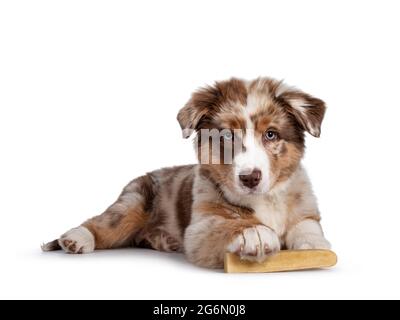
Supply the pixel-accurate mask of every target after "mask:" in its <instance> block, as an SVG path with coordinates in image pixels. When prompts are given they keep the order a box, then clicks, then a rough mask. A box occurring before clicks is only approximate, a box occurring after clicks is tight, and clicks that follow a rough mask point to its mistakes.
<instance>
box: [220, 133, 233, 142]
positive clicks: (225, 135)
mask: <svg viewBox="0 0 400 320" xmlns="http://www.w3.org/2000/svg"><path fill="white" fill-rule="evenodd" d="M222 137H223V138H224V139H225V140H228V141H230V140H232V139H233V134H232V132H230V131H226V132H224V134H223V135H222Z"/></svg>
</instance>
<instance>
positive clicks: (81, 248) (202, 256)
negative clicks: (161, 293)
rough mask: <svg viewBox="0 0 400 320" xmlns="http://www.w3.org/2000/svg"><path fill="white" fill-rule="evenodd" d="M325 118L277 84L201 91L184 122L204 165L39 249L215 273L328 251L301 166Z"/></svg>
mask: <svg viewBox="0 0 400 320" xmlns="http://www.w3.org/2000/svg"><path fill="white" fill-rule="evenodd" d="M324 113H325V104H324V102H323V101H322V100H320V99H317V98H314V97H312V96H310V95H308V94H306V93H304V92H302V91H299V90H297V89H294V88H291V87H288V86H286V85H284V84H283V83H282V82H279V81H276V80H273V79H270V78H259V79H256V80H254V81H244V80H240V79H234V78H232V79H230V80H227V81H222V82H217V83H215V85H214V86H210V87H206V88H202V89H200V90H198V91H197V92H195V93H194V94H193V95H192V97H191V99H190V100H189V102H188V103H187V104H186V105H185V107H184V108H183V109H182V110H181V111H180V112H179V114H178V121H179V123H180V125H181V127H182V130H183V134H184V137H185V138H188V137H189V136H190V135H191V133H192V132H195V133H196V139H195V147H196V151H197V155H198V158H199V164H197V165H188V166H181V167H174V168H166V169H161V170H158V171H154V172H151V173H148V174H146V175H145V176H142V177H139V178H137V179H135V180H133V181H132V182H130V183H129V184H128V185H127V186H126V187H125V188H124V190H123V191H122V193H121V195H120V196H119V198H118V199H117V201H116V202H115V203H114V204H112V205H111V206H110V207H109V208H108V209H107V210H106V211H105V212H104V213H103V214H101V215H99V216H96V217H94V218H92V219H89V220H87V221H86V222H84V223H83V224H82V225H81V226H79V227H77V228H74V229H71V230H69V231H68V232H66V233H65V234H63V235H62V236H61V237H60V238H59V239H57V240H54V241H52V242H49V243H47V244H45V245H43V247H42V249H43V250H44V251H51V250H57V249H63V250H65V251H66V252H68V253H89V252H92V251H93V250H95V249H110V248H120V247H128V246H140V247H149V248H152V249H156V250H161V251H168V252H172V251H179V252H184V253H185V255H186V256H187V258H188V260H189V261H191V262H193V263H195V264H197V265H200V266H205V267H212V268H219V267H222V265H223V256H224V253H225V252H227V251H228V252H233V253H236V254H238V255H239V256H240V257H241V258H243V259H248V260H259V261H261V260H263V259H265V258H266V257H267V256H268V255H271V254H273V253H275V252H276V251H278V250H280V249H282V248H286V249H328V248H329V247H330V244H329V242H328V241H327V240H326V239H325V238H324V236H323V232H322V229H321V226H320V223H319V220H320V214H319V211H318V207H317V202H316V199H315V196H314V194H313V192H312V189H311V185H310V182H309V180H308V178H307V175H306V172H305V170H304V169H303V168H302V166H301V164H300V161H301V159H302V157H303V153H304V132H305V131H307V132H308V133H310V134H311V135H313V136H315V137H318V136H319V135H320V126H321V122H322V119H323V116H324ZM210 132H211V134H210ZM215 137H216V138H215Z"/></svg>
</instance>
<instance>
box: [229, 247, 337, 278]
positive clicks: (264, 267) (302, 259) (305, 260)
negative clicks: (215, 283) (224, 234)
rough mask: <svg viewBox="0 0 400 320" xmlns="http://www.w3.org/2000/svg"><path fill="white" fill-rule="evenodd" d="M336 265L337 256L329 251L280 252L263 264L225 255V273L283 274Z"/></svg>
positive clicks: (230, 254) (232, 255)
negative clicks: (284, 272)
mask: <svg viewBox="0 0 400 320" xmlns="http://www.w3.org/2000/svg"><path fill="white" fill-rule="evenodd" d="M336 263H337V256H336V254H335V253H334V252H333V251H330V250H282V251H279V252H278V253H277V254H275V255H273V256H271V257H268V258H267V259H266V260H265V261H263V262H250V261H247V260H241V259H240V257H238V256H237V255H235V254H233V253H227V254H226V255H225V262H224V264H225V272H227V273H239V272H242V273H243V272H244V273H250V272H283V271H295V270H307V269H321V268H330V267H333V266H334V265H335V264H336Z"/></svg>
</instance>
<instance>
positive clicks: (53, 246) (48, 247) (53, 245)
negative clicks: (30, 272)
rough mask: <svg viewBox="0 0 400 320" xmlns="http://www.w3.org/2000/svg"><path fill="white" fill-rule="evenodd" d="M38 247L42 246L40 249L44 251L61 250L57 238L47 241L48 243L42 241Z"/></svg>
mask: <svg viewBox="0 0 400 320" xmlns="http://www.w3.org/2000/svg"><path fill="white" fill-rule="evenodd" d="M40 247H41V248H42V251H44V252H47V251H55V250H61V247H60V245H59V244H58V239H56V240H53V241H51V242H48V243H43V244H42V245H41V246H40Z"/></svg>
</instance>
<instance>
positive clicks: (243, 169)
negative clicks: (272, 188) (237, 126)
mask: <svg viewBox="0 0 400 320" xmlns="http://www.w3.org/2000/svg"><path fill="white" fill-rule="evenodd" d="M246 119H247V121H246V122H247V125H246V126H247V128H246V132H245V133H244V137H243V146H244V150H243V152H241V153H240V154H237V155H236V156H235V158H234V172H235V176H236V177H235V180H236V185H237V186H238V187H239V189H240V190H242V191H247V192H249V191H250V190H249V189H247V188H246V187H244V186H243V185H242V183H241V181H240V179H239V175H247V174H251V173H252V172H253V170H260V171H261V174H262V176H261V182H260V184H259V185H258V186H257V187H256V188H254V190H252V191H253V192H255V193H265V192H268V190H269V185H270V175H269V170H270V162H269V158H268V154H267V153H266V151H265V148H264V146H263V145H262V141H258V140H259V139H258V138H257V137H255V135H254V126H253V123H252V121H251V120H250V117H249V116H248V115H246Z"/></svg>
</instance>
